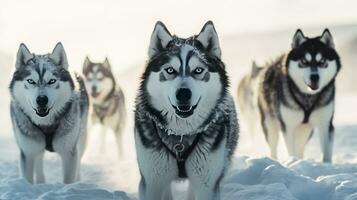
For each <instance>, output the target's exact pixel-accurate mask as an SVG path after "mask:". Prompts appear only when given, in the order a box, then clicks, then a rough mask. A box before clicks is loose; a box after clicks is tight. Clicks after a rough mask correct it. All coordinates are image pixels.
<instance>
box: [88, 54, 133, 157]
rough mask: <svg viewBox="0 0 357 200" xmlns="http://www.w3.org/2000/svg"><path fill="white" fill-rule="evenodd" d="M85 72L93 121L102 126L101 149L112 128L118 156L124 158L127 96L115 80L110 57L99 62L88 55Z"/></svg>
mask: <svg viewBox="0 0 357 200" xmlns="http://www.w3.org/2000/svg"><path fill="white" fill-rule="evenodd" d="M83 74H84V76H85V80H86V86H87V89H88V93H89V94H90V97H91V102H92V105H93V112H92V114H91V118H92V123H99V124H100V125H101V128H102V132H101V144H100V150H101V152H104V150H105V139H106V132H107V131H108V130H111V131H113V133H114V135H115V139H116V142H117V149H118V157H119V158H123V157H124V151H123V144H124V142H123V132H124V128H125V120H126V109H125V97H124V93H123V91H122V89H121V87H120V86H119V85H118V83H117V82H116V80H115V77H114V74H113V72H112V69H111V65H110V63H109V60H108V58H105V61H104V62H102V63H97V62H92V61H91V60H90V59H89V57H86V59H85V61H84V64H83Z"/></svg>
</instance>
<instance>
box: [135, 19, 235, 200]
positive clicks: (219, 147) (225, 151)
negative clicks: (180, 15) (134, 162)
mask: <svg viewBox="0 0 357 200" xmlns="http://www.w3.org/2000/svg"><path fill="white" fill-rule="evenodd" d="M237 140H238V121H237V116H236V111H235V105H234V102H233V98H232V97H231V95H230V94H229V93H228V77H227V75H226V72H225V66H224V64H223V62H222V61H221V49H220V45H219V40H218V35H217V33H216V30H215V28H214V25H213V23H212V22H211V21H209V22H207V23H206V24H205V25H204V27H203V28H202V30H201V32H200V33H199V34H198V35H195V36H192V37H189V38H187V39H183V38H179V37H177V36H172V35H171V34H170V32H169V31H168V30H167V28H166V27H165V25H164V24H163V23H162V22H157V23H156V26H155V28H154V31H153V33H152V36H151V41H150V46H149V61H148V64H147V66H146V69H145V72H144V74H143V76H142V82H141V85H140V88H139V93H138V95H137V98H136V108H135V141H136V150H137V159H138V163H139V169H140V172H141V181H140V185H139V198H140V199H141V200H160V199H165V200H167V199H172V194H171V190H170V184H171V182H172V181H175V180H182V179H188V180H189V182H190V186H189V197H188V198H189V199H197V200H210V199H211V200H212V199H219V187H220V182H221V180H222V178H223V176H224V173H225V170H226V169H227V167H228V165H229V163H230V160H231V157H232V155H233V153H234V151H235V148H236V145H237Z"/></svg>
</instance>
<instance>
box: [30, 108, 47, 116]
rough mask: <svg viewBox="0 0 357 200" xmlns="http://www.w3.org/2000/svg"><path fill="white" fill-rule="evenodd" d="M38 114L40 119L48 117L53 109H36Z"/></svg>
mask: <svg viewBox="0 0 357 200" xmlns="http://www.w3.org/2000/svg"><path fill="white" fill-rule="evenodd" d="M34 110H35V112H36V114H37V115H38V116H40V117H46V116H47V115H48V113H50V110H51V108H37V109H34Z"/></svg>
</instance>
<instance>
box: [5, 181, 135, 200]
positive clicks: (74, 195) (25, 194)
mask: <svg viewBox="0 0 357 200" xmlns="http://www.w3.org/2000/svg"><path fill="white" fill-rule="evenodd" d="M0 194H1V195H0V199H1V200H14V199H17V200H22V199H23V200H25V199H26V200H32V199H33V200H98V199H100V200H113V199H115V200H129V197H128V196H127V195H126V194H125V193H124V192H119V191H116V192H109V191H106V190H104V189H100V188H98V186H96V185H94V184H86V183H74V184H69V185H65V184H59V183H57V184H38V185H32V184H29V183H28V182H27V181H25V180H24V179H12V180H2V181H1V182H0Z"/></svg>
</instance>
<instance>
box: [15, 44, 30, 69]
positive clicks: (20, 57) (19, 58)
mask: <svg viewBox="0 0 357 200" xmlns="http://www.w3.org/2000/svg"><path fill="white" fill-rule="evenodd" d="M33 57H34V55H33V54H32V53H31V52H30V51H29V49H28V48H27V47H26V45H25V44H24V43H21V44H20V47H19V50H18V51H17V55H16V63H15V67H16V69H18V68H20V67H21V66H22V65H24V64H26V63H27V62H28V61H29V60H31V59H32V58H33Z"/></svg>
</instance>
